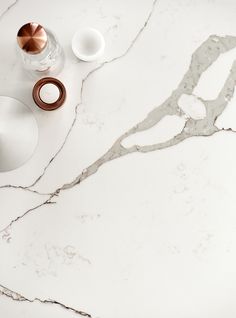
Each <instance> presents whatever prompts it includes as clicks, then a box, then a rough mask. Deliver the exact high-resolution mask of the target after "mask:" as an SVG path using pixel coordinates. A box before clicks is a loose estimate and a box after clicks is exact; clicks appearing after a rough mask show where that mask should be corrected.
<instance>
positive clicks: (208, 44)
mask: <svg viewBox="0 0 236 318" xmlns="http://www.w3.org/2000/svg"><path fill="white" fill-rule="evenodd" d="M235 47H236V37H234V36H225V37H220V36H216V35H212V36H210V37H209V38H208V39H207V40H206V41H205V42H204V43H203V44H202V45H201V46H200V47H199V48H197V49H196V51H195V52H194V53H193V54H192V58H191V62H190V66H189V68H188V70H187V72H186V73H185V75H184V76H183V79H182V81H181V82H180V84H179V85H178V87H177V89H175V90H174V91H173V92H172V94H171V96H170V97H169V98H167V100H165V101H164V102H163V103H162V104H161V105H160V106H157V107H156V108H154V109H153V110H152V111H151V112H149V114H148V115H147V116H146V118H145V119H144V120H143V121H141V122H139V123H138V124H137V125H135V126H134V127H132V128H131V129H129V130H128V131H127V132H125V133H124V134H123V135H121V136H120V137H119V138H118V139H117V140H116V141H115V143H114V144H113V146H112V147H111V148H110V149H109V150H108V151H107V152H106V153H105V154H104V155H103V156H101V157H100V158H99V159H98V160H96V161H95V162H94V163H93V164H91V165H90V166H88V167H87V168H86V169H84V170H83V171H82V173H81V174H79V175H78V176H77V177H76V178H75V179H74V180H73V181H72V182H70V183H66V184H64V185H62V186H61V187H59V188H58V189H57V190H55V192H54V194H55V195H59V194H60V192H61V191H64V190H67V189H71V188H73V187H74V186H76V185H78V184H80V183H81V182H82V181H84V180H85V179H87V178H88V177H89V176H91V175H93V174H94V173H96V172H97V171H98V169H99V168H100V167H101V166H102V165H104V164H105V163H107V162H109V161H112V160H114V159H117V158H120V157H122V156H125V155H128V154H131V153H135V152H142V153H147V152H151V151H156V150H161V149H165V148H168V147H172V146H174V145H177V144H179V143H180V142H182V141H184V140H186V139H187V138H190V137H197V136H200V137H205V136H211V135H213V134H214V133H216V132H220V131H222V129H219V128H217V127H216V126H215V122H216V120H217V118H218V117H219V115H220V114H222V112H223V111H224V109H225V108H226V106H227V104H228V102H229V101H230V100H231V99H232V97H233V95H234V89H235V85H236V62H234V63H233V66H232V68H231V70H230V74H229V76H228V78H227V79H226V81H225V84H224V85H223V88H222V90H221V91H220V93H219V94H218V96H217V98H216V99H215V100H203V99H201V101H202V102H203V103H204V105H205V107H206V117H205V118H203V119H199V120H194V119H192V118H189V119H186V122H185V126H184V128H183V130H182V131H181V132H180V133H179V134H178V135H176V136H174V137H173V138H171V139H169V140H167V141H165V142H161V143H157V144H152V145H145V146H140V145H133V146H131V147H129V148H125V147H124V146H123V145H122V144H121V143H122V141H123V140H124V139H125V138H127V137H129V136H131V135H133V134H136V133H138V132H141V131H145V130H148V129H150V128H152V127H153V126H155V125H156V124H158V123H159V122H160V120H162V119H163V118H164V117H165V116H167V115H177V116H183V112H182V111H181V110H180V108H179V106H178V100H179V98H180V97H181V96H182V95H183V94H187V95H191V94H193V91H194V89H195V87H196V86H197V84H198V82H199V80H200V77H201V75H202V74H203V73H204V72H205V71H206V70H207V69H208V68H209V67H210V66H211V65H212V64H213V63H214V62H215V61H216V60H217V59H218V57H219V56H220V55H221V54H223V53H226V52H228V51H229V50H231V49H233V48H235ZM199 98H200V97H199ZM230 131H231V132H232V130H230ZM52 196H53V194H52ZM44 204H45V203H44ZM44 204H41V205H39V206H37V207H35V208H33V211H34V210H36V209H38V208H40V207H41V206H43V205H44ZM29 212H31V210H28V212H27V213H26V214H28V213H29ZM23 216H24V215H23ZM23 216H21V217H19V218H17V220H19V219H22V217H23ZM15 222H16V220H14V222H13V223H15ZM11 225H12V222H11V223H10V224H9V225H8V226H7V227H5V229H9V227H11Z"/></svg>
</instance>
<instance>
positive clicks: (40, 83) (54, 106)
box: [33, 77, 66, 110]
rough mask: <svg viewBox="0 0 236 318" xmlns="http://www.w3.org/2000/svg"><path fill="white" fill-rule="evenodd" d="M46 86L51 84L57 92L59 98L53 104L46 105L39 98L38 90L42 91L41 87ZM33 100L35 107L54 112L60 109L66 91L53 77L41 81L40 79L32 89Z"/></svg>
mask: <svg viewBox="0 0 236 318" xmlns="http://www.w3.org/2000/svg"><path fill="white" fill-rule="evenodd" d="M46 84H53V85H55V86H56V87H57V88H58V90H59V97H58V99H57V100H56V101H55V102H53V103H46V102H45V101H43V100H42V98H41V96H40V90H41V89H42V87H43V86H44V85H46ZM33 99H34V101H35V103H36V105H37V106H38V107H40V108H42V109H43V110H54V109H57V108H59V107H61V106H62V105H63V104H64V102H65V99H66V89H65V86H64V85H63V84H62V82H61V81H59V80H58V79H56V78H53V77H44V78H42V79H40V80H39V81H38V82H37V83H36V84H35V85H34V88H33Z"/></svg>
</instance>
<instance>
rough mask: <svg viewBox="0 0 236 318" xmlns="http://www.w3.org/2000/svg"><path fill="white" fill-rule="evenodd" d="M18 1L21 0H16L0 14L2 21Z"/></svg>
mask: <svg viewBox="0 0 236 318" xmlns="http://www.w3.org/2000/svg"><path fill="white" fill-rule="evenodd" d="M18 1H19V0H15V1H14V2H13V3H12V4H11V5H10V6H9V7H7V8H6V10H5V11H4V12H3V13H2V14H1V15H0V21H1V20H2V19H3V17H4V16H5V15H6V14H7V13H8V12H9V11H10V10H11V9H12V8H13V7H14V6H15V5H16V4H17V2H18Z"/></svg>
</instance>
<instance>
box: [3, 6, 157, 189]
mask: <svg viewBox="0 0 236 318" xmlns="http://www.w3.org/2000/svg"><path fill="white" fill-rule="evenodd" d="M156 3H157V0H154V1H153V3H152V7H151V10H150V12H149V14H148V16H147V18H146V20H145V22H144V24H143V25H142V27H141V28H140V29H139V31H138V32H137V34H136V35H135V37H134V38H133V40H132V41H131V43H130V45H129V46H128V47H127V49H126V50H125V51H124V52H123V53H122V54H121V55H119V56H116V57H114V58H111V59H110V60H107V61H104V62H102V63H101V64H100V65H98V66H96V67H95V68H94V69H92V70H91V71H90V72H89V73H88V74H87V75H86V76H85V77H84V78H83V79H82V83H81V88H80V102H79V103H78V104H77V105H76V106H75V115H74V118H73V121H72V124H71V126H70V128H69V130H68V132H67V134H66V136H65V139H64V141H63V143H62V144H61V146H60V147H59V149H58V150H57V152H56V153H55V154H54V155H53V157H52V158H51V159H50V160H49V162H48V163H47V165H46V166H45V167H44V169H43V172H42V173H41V174H40V175H39V176H38V177H37V178H36V179H35V181H34V182H33V183H32V184H30V185H28V186H20V185H10V184H9V185H3V186H0V189H4V188H13V189H21V190H26V191H30V192H34V193H37V194H40V195H41V194H43V193H39V192H38V191H36V190H32V189H31V188H33V187H34V186H35V185H36V184H37V183H38V182H39V181H40V180H41V179H42V178H43V176H44V175H45V173H46V171H47V169H48V167H49V166H50V165H51V163H52V162H53V161H54V160H55V159H56V157H57V156H58V155H59V154H60V152H61V151H62V149H63V148H64V146H65V144H66V142H67V140H68V138H69V136H70V134H71V132H72V130H73V128H74V126H75V123H76V120H77V113H78V108H79V106H80V105H81V104H82V103H83V92H84V85H85V84H86V82H87V81H88V80H89V78H90V77H91V75H92V74H94V73H95V72H97V71H99V70H100V69H102V68H103V67H104V66H105V65H107V64H110V63H112V62H115V61H117V60H119V59H121V58H123V57H125V56H126V55H127V54H128V53H129V52H130V50H131V49H132V48H133V46H134V45H135V43H136V42H137V40H138V39H139V38H140V36H141V34H142V33H143V31H144V29H145V28H146V26H147V25H148V22H149V20H150V19H151V17H152V15H153V13H154V9H155V6H156ZM43 195H44V194H43Z"/></svg>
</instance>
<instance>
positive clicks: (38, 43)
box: [17, 22, 47, 54]
mask: <svg viewBox="0 0 236 318" xmlns="http://www.w3.org/2000/svg"><path fill="white" fill-rule="evenodd" d="M17 42H18V44H19V46H20V48H21V49H22V50H24V51H25V52H27V53H30V54H38V53H40V52H41V51H42V50H43V49H44V48H45V46H46V44H47V33H46V31H45V30H44V28H43V27H42V26H41V25H40V24H38V23H35V22H30V23H27V24H25V25H23V26H22V27H21V28H20V30H19V31H18V33H17Z"/></svg>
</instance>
